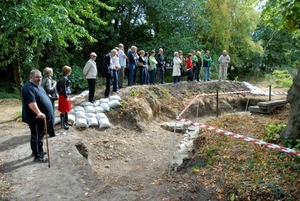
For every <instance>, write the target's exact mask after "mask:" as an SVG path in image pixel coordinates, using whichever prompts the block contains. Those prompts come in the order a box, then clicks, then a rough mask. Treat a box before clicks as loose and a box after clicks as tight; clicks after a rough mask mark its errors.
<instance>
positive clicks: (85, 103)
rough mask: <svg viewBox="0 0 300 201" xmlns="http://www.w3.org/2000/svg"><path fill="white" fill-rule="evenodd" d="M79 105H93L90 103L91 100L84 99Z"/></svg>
mask: <svg viewBox="0 0 300 201" xmlns="http://www.w3.org/2000/svg"><path fill="white" fill-rule="evenodd" d="M80 105H81V106H82V107H84V106H93V103H91V102H89V101H84V102H82V103H80Z"/></svg>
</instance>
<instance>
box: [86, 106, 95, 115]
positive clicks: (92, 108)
mask: <svg viewBox="0 0 300 201" xmlns="http://www.w3.org/2000/svg"><path fill="white" fill-rule="evenodd" d="M84 111H85V112H86V113H95V108H94V106H93V105H87V106H84Z"/></svg>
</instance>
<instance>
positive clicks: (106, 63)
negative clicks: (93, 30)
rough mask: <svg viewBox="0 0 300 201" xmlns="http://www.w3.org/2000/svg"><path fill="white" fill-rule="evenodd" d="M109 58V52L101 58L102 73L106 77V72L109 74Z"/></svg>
mask: <svg viewBox="0 0 300 201" xmlns="http://www.w3.org/2000/svg"><path fill="white" fill-rule="evenodd" d="M110 59H111V57H110V54H109V53H108V54H106V55H105V56H104V58H103V65H102V68H103V69H102V74H103V76H104V77H106V76H107V75H108V74H110V68H109V66H110Z"/></svg>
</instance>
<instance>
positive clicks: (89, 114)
mask: <svg viewBox="0 0 300 201" xmlns="http://www.w3.org/2000/svg"><path fill="white" fill-rule="evenodd" d="M85 116H86V118H96V114H95V113H85Z"/></svg>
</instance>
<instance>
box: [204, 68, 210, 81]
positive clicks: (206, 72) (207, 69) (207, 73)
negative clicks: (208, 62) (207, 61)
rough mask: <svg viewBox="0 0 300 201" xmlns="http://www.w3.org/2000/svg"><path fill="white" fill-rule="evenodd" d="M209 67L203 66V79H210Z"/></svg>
mask: <svg viewBox="0 0 300 201" xmlns="http://www.w3.org/2000/svg"><path fill="white" fill-rule="evenodd" d="M209 71H210V67H204V81H209V80H210V72H209Z"/></svg>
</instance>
